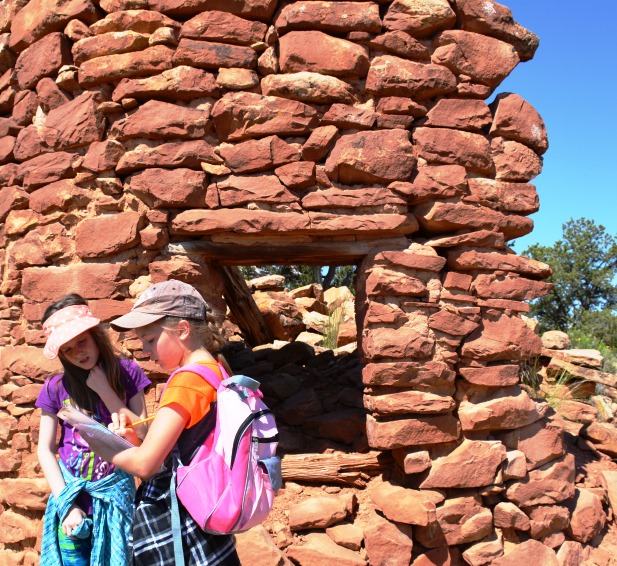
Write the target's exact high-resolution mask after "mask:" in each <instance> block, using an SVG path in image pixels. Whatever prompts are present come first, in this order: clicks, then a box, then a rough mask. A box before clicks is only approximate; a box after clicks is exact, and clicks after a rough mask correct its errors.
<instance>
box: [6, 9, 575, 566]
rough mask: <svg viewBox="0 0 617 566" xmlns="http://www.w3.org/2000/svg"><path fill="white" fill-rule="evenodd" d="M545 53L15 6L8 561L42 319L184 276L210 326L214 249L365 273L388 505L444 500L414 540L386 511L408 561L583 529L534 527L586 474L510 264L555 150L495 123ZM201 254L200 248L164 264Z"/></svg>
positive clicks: (358, 31) (268, 15)
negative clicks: (73, 301)
mask: <svg viewBox="0 0 617 566" xmlns="http://www.w3.org/2000/svg"><path fill="white" fill-rule="evenodd" d="M537 45H538V40H537V38H536V37H535V36H534V35H533V34H532V33H531V32H529V31H527V30H525V29H524V28H522V27H521V26H519V25H518V24H517V23H516V22H515V21H514V20H513V19H512V17H511V13H510V11H509V10H508V9H507V8H506V7H504V6H501V5H500V4H497V3H495V2H493V1H492V0H393V1H391V2H390V1H381V0H380V1H379V2H371V1H366V2H362V1H359V2H355V1H354V2H321V1H307V2H281V3H277V1H276V0H247V1H240V0H227V1H226V2H222V1H221V2H219V1H216V0H196V1H187V0H148V1H147V2H146V1H145V0H100V1H98V0H97V1H96V2H91V0H71V1H70V2H65V1H63V0H31V1H30V2H28V3H27V4H26V3H25V2H24V1H23V0H7V1H6V2H4V3H3V5H2V7H1V8H0V73H1V76H0V133H1V135H2V139H1V140H0V222H2V223H3V227H2V246H1V249H0V259H1V260H2V261H1V262H0V277H1V284H0V291H1V292H2V295H3V297H2V310H1V311H0V313H1V315H0V317H1V320H0V323H1V326H0V328H1V329H2V344H3V346H4V351H3V353H2V356H3V362H4V363H3V364H2V366H3V370H2V371H3V374H2V386H1V387H2V399H3V400H4V401H3V405H4V406H3V407H2V409H1V415H0V423H1V425H2V427H3V428H2V430H3V431H5V432H6V434H4V435H2V439H3V440H2V442H3V444H2V446H1V449H2V451H3V453H2V455H3V456H4V457H3V458H1V459H0V460H1V461H2V464H1V466H2V467H1V468H0V472H1V473H2V474H3V479H1V480H0V481H2V483H3V485H2V488H3V489H2V494H3V495H2V496H1V497H2V505H3V507H4V508H5V512H4V513H3V514H2V518H0V524H4V526H7V527H8V526H11V529H9V528H5V529H0V532H2V533H3V534H2V535H0V536H1V537H3V538H0V543H3V544H8V545H9V546H10V545H17V544H19V545H20V546H21V547H22V548H23V547H29V546H32V545H30V542H32V541H33V540H34V539H35V538H36V536H37V535H36V533H34V532H33V527H32V523H31V522H29V521H28V519H29V518H30V517H31V516H35V515H36V512H37V511H38V510H39V509H40V508H41V507H42V505H43V504H42V501H41V499H40V498H39V499H37V503H36V504H35V505H34V504H30V503H28V501H29V499H28V498H27V497H24V496H23V494H24V491H25V490H28V492H29V493H32V494H42V493H44V491H45V489H44V480H42V479H27V480H24V479H20V478H32V477H34V476H36V475H37V474H38V468H37V466H36V461H35V458H34V456H33V454H32V452H33V447H34V445H35V443H36V420H37V413H36V412H34V411H33V406H32V403H33V400H34V398H35V397H36V393H37V391H38V390H39V389H40V387H41V382H42V380H43V378H44V377H45V376H46V375H49V373H51V371H52V370H53V369H54V367H51V366H50V364H49V363H48V362H45V361H44V360H43V358H42V356H41V355H40V347H41V345H42V343H43V336H42V334H41V331H40V327H39V325H38V320H39V319H40V316H41V314H42V312H43V310H44V308H45V307H46V306H47V304H49V302H51V301H53V300H56V299H57V298H59V297H60V296H62V295H63V294H64V293H65V292H67V291H68V290H71V291H77V292H80V293H82V294H83V295H84V296H85V297H87V298H88V299H90V300H91V302H92V305H93V308H95V312H96V313H97V314H98V315H99V316H101V318H102V319H103V320H104V321H107V320H109V319H111V318H113V317H114V316H116V315H117V314H119V313H120V312H125V311H126V310H127V308H128V304H130V303H128V302H125V301H124V299H130V298H131V297H134V296H135V294H136V293H137V292H138V291H139V290H140V289H141V288H143V284H144V282H147V281H149V280H161V279H164V278H165V277H169V276H175V277H179V278H183V279H185V280H189V281H190V282H191V283H193V284H196V285H197V286H198V287H200V288H201V289H203V291H204V294H205V295H206V296H207V297H208V298H209V299H210V300H212V301H214V304H215V305H218V306H219V307H221V308H222V307H223V305H222V300H221V298H220V297H221V295H222V282H221V281H220V280H218V279H216V278H215V277H214V276H212V274H211V273H210V272H209V263H208V262H209V261H214V260H220V259H221V257H222V254H225V256H224V259H225V260H226V261H227V262H228V263H232V264H233V263H241V262H244V263H246V262H247V261H249V260H252V261H254V262H255V263H275V262H276V261H288V262H289V261H291V262H293V261H296V260H297V258H298V257H304V258H309V259H311V257H312V258H313V260H314V261H313V262H314V263H317V262H319V261H321V262H323V263H335V264H336V263H343V262H349V261H359V260H360V259H361V258H364V259H362V264H361V266H360V270H359V273H360V276H359V279H358V283H357V289H358V297H359V300H358V305H357V308H358V311H359V315H360V316H359V317H358V320H359V321H360V322H359V325H360V327H361V328H362V332H361V337H360V338H361V339H360V347H361V353H362V355H363V356H364V359H365V361H366V367H365V369H364V384H365V386H366V388H367V391H366V397H365V407H366V408H367V409H368V410H369V411H370V415H369V417H368V421H367V434H368V438H369V443H370V445H371V447H373V448H378V449H380V450H393V451H394V454H395V455H396V456H397V459H398V461H399V471H398V473H399V477H398V482H399V483H401V484H403V486H400V485H399V486H394V487H392V489H411V488H412V487H413V488H418V490H419V491H420V493H422V490H424V491H427V490H440V493H443V498H437V499H436V500H435V499H433V500H431V501H428V502H427V503H426V505H427V506H428V507H430V506H431V505H432V506H433V507H434V510H433V514H430V520H428V519H423V521H424V524H418V523H417V520H415V519H413V520H412V519H411V518H406V519H405V520H402V519H401V517H400V516H398V515H397V516H396V517H388V511H387V510H386V509H385V508H383V509H382V511H383V513H384V515H385V516H386V517H388V518H389V519H390V520H391V521H394V522H403V523H405V522H406V523H409V524H412V525H417V526H414V527H413V535H410V538H409V542H408V543H406V545H407V547H408V548H409V549H411V544H412V542H411V541H412V540H415V542H416V543H417V544H419V545H421V546H422V547H424V548H428V549H432V548H436V549H438V550H439V551H440V552H442V551H445V552H446V554H448V553H449V552H450V551H448V550H447V549H448V548H451V549H453V548H455V547H456V546H458V545H467V546H468V545H470V544H472V543H476V542H477V541H480V540H484V539H487V540H488V542H480V543H478V544H474V545H472V546H471V547H469V548H467V549H466V550H465V552H467V553H468V556H470V558H468V559H466V560H467V561H468V562H469V563H474V564H480V563H481V562H480V558H477V557H476V558H474V556H475V555H474V552H476V551H472V549H477V554H481V553H482V552H487V553H489V554H490V553H493V554H490V555H491V556H494V555H499V554H500V553H501V552H503V543H502V538H504V536H505V535H500V536H499V537H497V536H496V535H495V534H494V533H495V529H499V530H500V532H503V533H510V534H508V536H506V537H505V538H506V539H508V537H509V539H515V538H516V537H515V536H514V535H513V534H512V533H514V532H515V531H516V529H519V530H521V531H524V532H529V533H530V535H531V537H532V538H533V539H537V540H541V541H543V542H544V543H545V544H546V545H548V546H549V547H556V546H559V545H560V544H561V543H562V542H563V540H564V534H563V533H564V530H565V529H566V526H567V525H566V523H567V522H568V520H569V515H568V516H567V517H566V515H567V514H566V513H565V512H564V516H563V520H560V521H552V522H551V521H549V520H548V519H546V520H544V519H542V521H544V522H543V523H542V524H543V525H545V524H549V523H550V527H547V528H543V529H536V530H533V529H531V530H530V531H528V530H527V527H526V525H527V522H526V521H525V518H527V519H529V520H531V521H532V522H533V521H538V520H540V519H537V517H540V516H541V515H542V506H545V505H550V504H561V503H562V502H563V501H565V500H566V499H568V498H571V497H572V496H573V495H574V484H573V480H574V468H573V465H574V464H573V458H572V457H571V456H568V455H565V454H564V452H563V446H562V443H561V436H560V432H559V430H560V429H559V426H558V425H557V424H555V423H553V422H552V421H551V420H550V418H549V417H548V416H547V415H546V408H545V407H542V406H539V405H538V404H536V403H535V402H533V401H532V400H531V399H530V398H529V397H528V396H527V394H526V393H525V392H524V391H522V390H521V389H520V388H519V386H518V385H517V384H518V366H519V364H520V362H521V361H523V360H525V359H527V358H529V357H532V356H536V355H538V354H539V353H540V351H541V342H540V341H539V339H538V338H537V337H536V336H535V334H533V332H532V331H531V330H530V329H529V328H528V327H527V326H526V325H525V324H524V323H523V321H522V320H521V318H520V314H521V313H524V312H526V311H527V308H528V307H527V304H526V303H525V302H524V301H526V300H529V299H532V298H534V297H537V296H540V295H542V294H543V293H546V292H547V290H548V288H549V287H548V285H547V284H545V283H543V282H542V281H541V280H542V279H543V278H545V277H546V276H547V275H548V274H549V273H550V270H549V268H548V266H546V265H544V264H541V263H539V262H536V261H533V260H531V259H528V258H524V257H520V256H517V255H516V254H514V253H512V251H511V250H509V249H508V247H507V241H508V240H511V239H514V238H517V237H519V236H522V235H524V234H528V233H529V232H530V231H531V230H532V225H533V223H532V221H531V220H530V219H528V218H527V216H528V215H529V214H531V213H533V212H535V211H536V210H537V209H538V198H537V194H536V191H535V187H534V186H533V185H531V184H529V183H528V182H529V181H530V180H531V179H533V178H534V177H535V176H536V175H537V174H538V173H539V172H540V170H541V165H542V157H541V155H542V153H543V152H544V151H545V150H546V149H547V147H548V142H547V137H546V132H545V128H544V124H543V122H542V119H541V118H540V116H539V115H538V114H537V112H536V111H535V110H534V109H533V108H532V107H531V106H530V105H529V104H528V103H527V102H526V101H524V100H522V99H521V98H520V97H519V96H517V95H515V94H502V95H499V96H497V97H496V98H495V101H494V102H493V103H492V104H491V105H490V106H489V105H487V104H486V103H485V102H484V100H485V99H487V98H488V97H489V96H490V95H492V93H493V92H494V90H495V89H496V87H497V86H498V85H499V84H500V82H501V81H502V80H503V79H504V78H505V77H506V76H507V75H508V74H509V73H510V72H511V71H512V69H513V68H514V67H515V66H516V65H517V64H518V63H519V62H520V61H526V60H528V59H530V58H531V57H532V56H533V54H534V51H535V49H536V48H537ZM187 240H200V243H201V244H207V245H206V247H203V248H202V252H201V254H200V255H198V256H191V257H188V258H187V257H182V258H178V257H174V256H172V255H170V250H172V249H173V246H168V244H177V243H182V242H186V241H187ZM324 242H327V243H328V244H332V243H336V244H337V246H335V247H334V248H332V249H333V251H332V252H331V253H330V254H329V255H326V256H325V257H327V260H328V261H325V262H324V261H323V259H324V252H323V248H319V245H322V244H323V243H324ZM277 246H279V248H277ZM290 246H292V248H293V250H294V251H293V253H290V252H289V247H290ZM264 249H267V250H268V253H267V257H264V255H262V254H263V253H264V252H263V250H264ZM277 249H281V250H282V249H284V250H285V251H284V252H283V251H280V252H277ZM204 250H206V251H204ZM208 250H209V251H208ZM317 250H321V251H319V252H318V251H317ZM296 252H297V255H296ZM209 253H210V255H208V254H209ZM311 254H313V255H311ZM319 254H321V255H319ZM317 256H319V257H317ZM223 312H224V311H223ZM56 367H57V366H56ZM146 367H148V366H147V365H146ZM547 439H548V440H547ZM455 472H456V473H455ZM23 481H28V482H31V483H29V484H28V485H27V487H24V484H23V483H20V484H19V486H20V487H19V488H14V489H8V487H9V484H10V482H23ZM7 482H8V483H7ZM32 482H33V483H32ZM37 482H38V483H37ZM5 488H7V489H8V490H7V489H5ZM388 489H391V488H388ZM6 494H8V495H6ZM422 497H424V496H422ZM383 499H384V498H383V497H377V500H376V501H377V503H376V505H377V506H378V507H379V506H381V505H382V504H381V503H379V501H383ZM386 499H387V498H386ZM423 501H424V500H423ZM504 506H505V507H506V509H507V510H508V513H506V514H505V515H504V513H501V512H500V511H502V510H503V508H504ZM15 509H18V510H19V511H18V512H16V511H15ZM521 509H522V511H521ZM33 513H34V514H33ZM13 515H16V516H17V518H15V517H13ZM461 517H462V518H463V519H464V520H463V519H460V518H461ZM15 525H17V527H16V526H15ZM379 532H380V531H379V530H378V531H377V534H376V535H375V536H377V537H378V538H379V536H378V535H379ZM383 532H384V533H386V532H387V531H386V530H383ZM406 532H409V533H411V528H410V529H408V530H407V531H406ZM20 537H21V538H20ZM384 537H385V538H384V541H381V542H383V544H386V541H385V539H386V538H387V536H386V535H384ZM487 537H488V538H487ZM491 537H493V538H491ZM24 540H26V543H25V544H22V542H23V541H24ZM28 541H30V542H28ZM375 545H376V546H379V544H378V543H375ZM482 545H484V546H482ZM487 545H488V546H487ZM479 547H481V548H479ZM11 548H13V547H11ZM487 548H488V550H487ZM7 552H8V551H7ZM11 552H12V551H11ZM23 552H25V551H23ZM23 552H22V554H21V555H20V556H18V557H17V558H16V555H17V554H19V553H16V552H15V553H12V554H11V553H9V554H7V556H8V558H7V560H12V561H15V560H27V559H28V558H27V557H25V556H24V554H23ZM409 552H411V550H409ZM551 552H552V551H551ZM393 555H394V554H390V556H393ZM371 563H376V562H371Z"/></svg>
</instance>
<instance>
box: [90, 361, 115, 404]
mask: <svg viewBox="0 0 617 566" xmlns="http://www.w3.org/2000/svg"><path fill="white" fill-rule="evenodd" d="M86 385H87V386H88V387H89V388H90V389H92V391H94V392H95V393H98V394H99V397H101V398H103V397H104V394H105V393H107V392H108V390H109V389H111V385H109V381H108V379H107V375H105V372H104V371H103V368H102V367H101V366H100V365H99V364H97V365H95V366H94V367H93V368H92V369H91V370H90V374H89V375H88V379H86Z"/></svg>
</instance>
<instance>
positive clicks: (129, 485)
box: [36, 294, 150, 566]
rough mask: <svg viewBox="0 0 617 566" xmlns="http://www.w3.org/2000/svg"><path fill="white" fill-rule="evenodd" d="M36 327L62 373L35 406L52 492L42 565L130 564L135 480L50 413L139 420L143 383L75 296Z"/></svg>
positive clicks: (49, 382)
mask: <svg viewBox="0 0 617 566" xmlns="http://www.w3.org/2000/svg"><path fill="white" fill-rule="evenodd" d="M42 322H43V330H44V331H45V335H46V337H47V342H46V344H45V349H44V355H45V357H47V358H49V359H54V358H56V357H58V358H59V360H60V362H61V364H62V367H63V372H62V373H60V374H58V375H54V376H53V377H50V378H49V379H47V380H46V381H45V385H44V386H43V389H42V390H41V392H40V394H39V396H38V398H37V401H36V406H37V407H40V408H41V409H42V412H41V424H40V431H39V444H38V449H37V455H38V458H39V462H40V464H41V468H42V470H43V473H44V475H45V478H46V479H47V482H48V483H49V487H50V489H51V496H50V498H49V501H48V503H47V510H46V512H45V519H44V528H43V541H42V548H41V566H45V565H48V564H49V565H52V564H53V565H54V566H56V565H57V564H64V566H67V565H71V566H73V565H77V566H90V565H92V566H94V565H99V564H100V565H103V564H104V565H112V566H115V565H118V566H124V565H125V564H127V563H128V560H129V547H128V540H129V535H130V527H131V523H132V519H133V498H134V494H135V480H134V478H133V477H132V476H130V475H129V474H127V473H126V472H124V471H123V470H120V469H116V468H115V467H114V465H113V464H111V463H110V462H107V461H105V460H103V459H102V458H101V457H100V456H97V455H95V454H94V453H93V452H92V451H90V448H89V447H88V444H87V443H86V442H85V441H84V440H83V439H82V438H81V437H80V436H79V434H78V433H76V431H75V429H74V428H73V427H72V426H70V425H69V424H68V423H66V422H65V421H63V420H61V419H59V418H58V416H57V413H58V411H60V409H61V408H62V407H64V406H66V405H73V406H76V407H77V408H79V409H80V410H81V411H83V412H85V413H87V414H89V415H90V416H91V417H92V418H94V419H95V420H97V421H99V422H100V423H102V424H104V425H105V426H107V425H108V424H109V423H110V422H111V413H124V414H127V415H128V416H129V417H130V418H131V419H143V418H145V416H146V403H145V398H144V389H145V388H146V387H147V386H148V385H150V380H149V379H148V378H147V377H146V376H145V374H144V373H143V371H142V370H141V369H140V367H139V366H138V365H137V364H136V363H135V362H132V361H130V360H127V359H121V358H119V357H117V356H116V354H115V353H114V349H113V346H112V344H111V342H110V340H109V337H108V336H107V334H106V333H105V332H104V331H103V329H102V328H101V327H100V324H99V323H100V320H99V319H98V318H95V317H94V315H93V314H92V312H91V310H90V308H89V307H88V305H87V302H86V300H85V299H84V298H82V297H81V296H80V295H77V294H69V295H67V296H65V297H64V298H63V299H61V300H59V301H57V302H55V303H53V304H52V305H50V306H49V307H48V308H47V310H46V311H45V313H44V315H43V320H42ZM143 426H145V425H143ZM58 427H59V428H60V439H59V442H58V445H57V446H56V433H57V430H58ZM136 428H137V427H136ZM136 432H137V433H138V434H141V435H144V434H145V432H146V431H145V430H141V431H140V430H136ZM56 453H57V454H58V455H59V456H60V459H59V460H57V459H56Z"/></svg>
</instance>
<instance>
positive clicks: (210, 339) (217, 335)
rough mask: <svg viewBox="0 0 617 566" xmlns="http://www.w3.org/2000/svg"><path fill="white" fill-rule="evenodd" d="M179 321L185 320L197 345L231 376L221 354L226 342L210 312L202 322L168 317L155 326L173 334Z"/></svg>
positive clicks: (219, 326)
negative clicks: (206, 351)
mask: <svg viewBox="0 0 617 566" xmlns="http://www.w3.org/2000/svg"><path fill="white" fill-rule="evenodd" d="M181 320H185V321H186V322H187V323H188V325H189V328H190V332H191V334H192V335H193V336H195V337H196V338H197V339H198V341H199V343H200V344H201V345H202V346H203V347H204V348H205V349H206V350H208V352H210V353H211V354H212V355H213V356H214V357H215V358H216V360H217V361H218V362H219V363H220V364H221V365H222V366H223V367H224V368H225V371H226V372H227V373H228V374H229V375H231V374H232V373H233V372H232V370H231V367H230V366H229V363H228V362H227V360H226V359H225V357H224V356H223V354H222V353H221V350H222V349H223V348H225V346H227V340H225V338H223V336H222V334H221V325H220V324H219V323H218V322H217V320H216V319H215V317H214V316H213V315H212V311H210V310H208V311H207V312H206V318H205V319H204V320H199V319H194V318H183V317H181V316H171V315H168V316H166V317H165V318H163V319H161V320H160V321H157V322H156V323H155V324H159V325H160V326H161V328H163V329H165V330H169V331H172V332H173V331H175V330H177V329H178V324H179V323H180V321H181Z"/></svg>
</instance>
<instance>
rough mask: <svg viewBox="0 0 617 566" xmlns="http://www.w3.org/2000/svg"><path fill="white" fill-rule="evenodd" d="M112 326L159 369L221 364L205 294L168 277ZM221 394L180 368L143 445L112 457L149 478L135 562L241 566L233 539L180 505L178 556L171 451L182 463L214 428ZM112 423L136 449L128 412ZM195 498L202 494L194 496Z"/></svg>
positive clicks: (142, 490)
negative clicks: (129, 335) (132, 336)
mask: <svg viewBox="0 0 617 566" xmlns="http://www.w3.org/2000/svg"><path fill="white" fill-rule="evenodd" d="M111 326H112V328H114V329H116V330H119V331H124V330H129V329H133V330H135V333H136V334H137V337H138V338H139V339H140V340H141V341H142V344H143V353H144V354H145V355H147V356H149V357H150V359H151V360H152V361H154V362H156V363H157V364H158V365H159V366H161V368H163V369H164V370H167V371H171V370H173V369H176V368H178V367H181V366H184V365H187V364H192V363H198V364H203V365H205V366H207V367H208V368H209V369H211V370H213V371H214V372H216V374H217V375H218V376H219V378H221V379H222V373H221V369H220V367H221V366H220V365H219V364H221V363H223V362H222V360H217V359H215V357H214V355H213V354H212V352H216V351H218V350H219V349H220V348H221V347H222V346H223V345H224V343H223V340H222V338H221V337H220V334H219V331H218V326H217V325H216V324H215V320H214V317H213V316H212V312H211V309H210V308H209V306H208V305H207V303H206V302H205V301H204V299H203V297H202V296H201V295H200V294H199V292H198V291H197V290H196V289H195V288H194V287H192V286H191V285H188V284H186V283H182V282H181V281H175V280H169V281H165V282H163V283H156V284H154V285H152V286H150V287H149V288H148V289H146V290H145V291H144V292H143V293H142V295H141V296H140V297H139V299H138V300H137V301H136V303H135V304H134V306H133V308H132V309H131V311H130V312H129V313H127V314H126V315H124V316H121V317H120V318H117V319H116V320H114V321H113V322H112V323H111ZM215 401H216V390H215V389H214V388H213V387H212V386H211V385H209V384H208V383H207V382H206V381H205V380H204V379H203V378H202V377H201V376H199V375H197V374H195V373H193V372H190V371H180V372H178V373H176V374H175V375H174V376H173V377H172V379H171V380H170V381H169V382H168V384H167V387H166V388H165V391H164V393H163V395H162V397H161V400H160V403H159V410H158V412H157V414H156V416H155V418H154V420H153V421H152V424H151V426H150V430H149V431H148V434H147V435H146V437H145V439H144V440H143V442H142V443H141V444H140V445H139V446H135V448H129V449H128V450H124V451H122V452H119V453H116V454H112V453H106V452H105V451H106V449H105V448H104V447H100V449H99V448H97V447H95V448H93V449H94V450H99V452H100V453H101V455H102V456H103V457H105V456H108V457H109V458H110V459H111V460H110V461H112V462H113V463H114V464H115V465H116V466H118V467H120V468H122V469H124V470H126V471H127V472H129V473H132V474H135V475H137V476H139V477H141V478H147V479H146V481H145V482H143V483H142V484H141V486H140V487H139V489H138V491H137V495H136V500H135V501H136V505H135V518H134V522H133V529H132V549H133V564H135V565H143V566H176V565H181V564H191V565H206V564H207V565H225V566H239V565H240V561H239V559H238V556H237V554H236V550H235V545H234V540H233V536H231V535H213V534H209V533H206V532H204V531H203V530H202V529H201V528H200V526H199V525H198V524H197V523H196V522H195V520H194V519H193V518H192V517H191V516H190V514H189V513H187V512H186V510H185V509H184V508H183V507H182V506H180V510H179V511H180V523H181V525H180V532H181V538H182V556H177V555H175V553H174V537H173V529H172V512H171V493H170V483H171V477H172V459H171V456H170V454H171V452H172V450H173V449H174V447H175V446H177V447H178V449H179V452H180V459H181V461H182V463H183V464H186V463H188V462H189V461H190V459H191V456H192V454H193V453H194V451H195V450H196V449H197V448H198V447H199V446H201V444H202V443H203V440H204V439H205V438H206V436H207V435H208V434H209V433H210V431H211V430H212V429H213V428H214V424H215V420H216V411H215V410H214V409H213V403H215ZM113 419H114V424H112V425H111V426H110V428H111V429H112V430H114V431H115V432H117V433H118V434H120V435H122V436H125V437H126V438H127V439H128V440H130V441H131V442H133V444H139V440H138V439H137V438H136V436H135V435H134V434H133V433H132V427H131V426H130V424H131V423H130V421H129V418H128V417H127V416H126V415H120V416H118V415H113ZM196 495H197V494H196Z"/></svg>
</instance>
